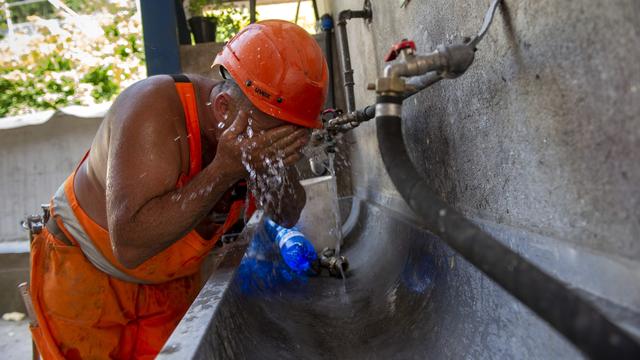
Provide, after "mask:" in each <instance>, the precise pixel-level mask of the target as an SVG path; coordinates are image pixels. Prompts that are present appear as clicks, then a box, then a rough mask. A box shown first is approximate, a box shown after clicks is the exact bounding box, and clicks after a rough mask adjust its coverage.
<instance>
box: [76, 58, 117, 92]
mask: <svg viewBox="0 0 640 360" xmlns="http://www.w3.org/2000/svg"><path fill="white" fill-rule="evenodd" d="M112 74H113V69H112V66H111V65H108V66H102V67H96V68H93V69H91V71H89V72H88V73H87V74H86V75H85V76H84V77H83V78H82V80H81V81H82V82H83V83H87V84H92V85H93V90H91V96H93V98H94V99H95V100H96V101H109V100H111V99H112V98H113V97H114V96H115V95H116V94H117V93H118V90H120V87H119V86H118V84H117V83H116V82H115V81H113V79H112V76H111V75H112Z"/></svg>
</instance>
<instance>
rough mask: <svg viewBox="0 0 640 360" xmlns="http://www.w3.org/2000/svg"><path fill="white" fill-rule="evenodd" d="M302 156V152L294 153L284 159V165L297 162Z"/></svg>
mask: <svg viewBox="0 0 640 360" xmlns="http://www.w3.org/2000/svg"><path fill="white" fill-rule="evenodd" d="M301 158H302V155H301V154H300V153H294V154H292V155H289V156H287V157H286V158H285V159H284V160H283V163H284V166H291V165H293V164H295V163H297V162H298V161H300V159H301Z"/></svg>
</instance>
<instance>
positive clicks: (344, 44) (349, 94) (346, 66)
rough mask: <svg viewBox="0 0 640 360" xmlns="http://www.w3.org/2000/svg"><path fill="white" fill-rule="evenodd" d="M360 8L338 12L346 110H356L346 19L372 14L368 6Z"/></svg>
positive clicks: (368, 16)
mask: <svg viewBox="0 0 640 360" xmlns="http://www.w3.org/2000/svg"><path fill="white" fill-rule="evenodd" d="M367 4H368V3H367V2H365V6H364V8H363V9H362V10H343V11H341V12H340V14H338V33H337V34H338V40H339V41H338V46H339V50H340V59H341V65H342V71H343V72H342V82H343V83H344V89H345V97H346V98H347V112H348V113H351V112H353V111H355V110H356V99H355V94H354V92H353V85H354V84H355V83H354V80H353V68H352V67H351V55H350V54H349V38H348V37H347V21H348V20H351V19H355V18H362V19H367V20H370V19H371V16H372V12H371V8H370V6H367Z"/></svg>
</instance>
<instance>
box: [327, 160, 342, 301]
mask: <svg viewBox="0 0 640 360" xmlns="http://www.w3.org/2000/svg"><path fill="white" fill-rule="evenodd" d="M328 156H329V174H331V180H330V181H329V192H330V193H331V199H330V200H329V201H331V202H332V204H331V205H332V208H333V216H334V220H335V222H334V226H333V229H332V230H331V231H332V234H333V235H335V238H336V253H335V256H337V257H338V258H340V247H341V245H342V218H341V216H340V203H339V202H338V184H337V181H336V169H335V157H336V154H335V152H332V151H331V152H329V153H328ZM339 268H340V275H341V276H342V281H343V283H344V286H345V291H346V277H345V275H344V271H343V270H342V266H339Z"/></svg>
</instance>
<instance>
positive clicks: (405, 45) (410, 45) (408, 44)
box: [384, 39, 416, 62]
mask: <svg viewBox="0 0 640 360" xmlns="http://www.w3.org/2000/svg"><path fill="white" fill-rule="evenodd" d="M404 49H413V50H415V49H416V43H415V42H413V40H407V39H403V40H402V41H400V42H399V43H397V44H395V45H393V47H391V50H389V53H388V54H387V56H385V58H384V61H385V62H389V61H393V60H395V59H396V58H397V57H398V55H400V51H402V50H404Z"/></svg>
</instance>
